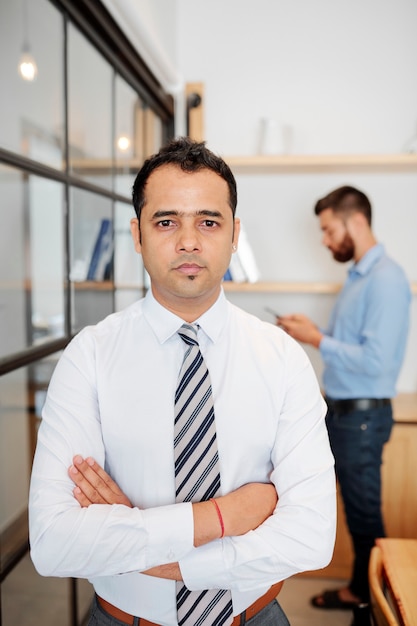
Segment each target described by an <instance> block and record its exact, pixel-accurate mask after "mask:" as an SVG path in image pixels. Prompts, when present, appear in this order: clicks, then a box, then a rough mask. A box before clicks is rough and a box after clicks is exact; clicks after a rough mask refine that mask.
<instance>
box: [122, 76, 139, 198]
mask: <svg viewBox="0 0 417 626" xmlns="http://www.w3.org/2000/svg"><path fill="white" fill-rule="evenodd" d="M115 97H116V100H115V162H116V168H115V174H116V177H115V191H116V192H117V193H120V194H122V195H124V196H127V197H129V198H130V197H131V195H132V185H133V178H134V175H135V173H136V172H137V171H138V170H139V168H140V166H141V165H142V163H143V160H144V145H143V138H144V116H143V110H144V105H143V102H142V101H141V99H140V98H139V96H138V94H137V93H136V92H135V91H134V90H133V89H132V88H131V87H130V85H128V84H127V83H126V81H125V80H123V78H121V77H120V76H119V75H116V84H115Z"/></svg>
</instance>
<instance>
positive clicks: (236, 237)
mask: <svg viewBox="0 0 417 626" xmlns="http://www.w3.org/2000/svg"><path fill="white" fill-rule="evenodd" d="M239 235H240V218H238V217H236V218H235V221H234V224H233V241H232V244H233V246H236V249H237V244H238V243H239Z"/></svg>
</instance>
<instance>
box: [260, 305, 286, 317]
mask: <svg viewBox="0 0 417 626" xmlns="http://www.w3.org/2000/svg"><path fill="white" fill-rule="evenodd" d="M264 308H265V311H267V313H270V314H271V315H273V316H274V317H276V318H277V320H279V318H280V317H282V315H279V314H278V313H276V312H275V311H273V310H272V309H270V308H269V307H267V306H266V307H264Z"/></svg>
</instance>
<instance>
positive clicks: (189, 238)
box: [178, 225, 200, 252]
mask: <svg viewBox="0 0 417 626" xmlns="http://www.w3.org/2000/svg"><path fill="white" fill-rule="evenodd" d="M178 248H179V250H185V251H186V252H193V250H199V249H200V237H199V233H198V230H197V229H196V228H195V227H194V226H191V225H184V226H182V227H181V229H180V231H179V236H178Z"/></svg>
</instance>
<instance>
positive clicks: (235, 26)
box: [177, 0, 417, 154]
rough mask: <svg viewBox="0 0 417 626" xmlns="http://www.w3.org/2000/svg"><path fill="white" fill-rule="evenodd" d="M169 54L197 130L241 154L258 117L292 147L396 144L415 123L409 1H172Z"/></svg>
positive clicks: (359, 148) (349, 148)
mask: <svg viewBox="0 0 417 626" xmlns="http://www.w3.org/2000/svg"><path fill="white" fill-rule="evenodd" d="M177 1H178V20H177V24H178V30H177V62H178V67H179V69H180V71H181V74H182V75H183V76H184V78H185V80H186V81H192V80H202V81H203V82H204V83H205V90H206V98H205V106H206V109H205V110H206V130H207V133H206V134H207V139H208V141H209V142H210V144H211V146H212V147H213V148H214V149H216V150H218V151H220V152H222V153H224V154H251V153H253V152H254V151H255V150H256V147H257V135H258V130H259V120H260V118H261V117H262V116H268V117H272V118H275V119H276V120H277V121H278V122H281V123H286V124H290V125H292V126H293V129H294V152H297V153H298V152H301V153H345V152H353V153H356V152H370V153H372V152H398V151H400V150H401V149H402V147H403V145H404V143H405V142H406V141H407V139H408V138H409V137H410V136H411V135H412V134H413V133H414V132H415V131H416V130H417V128H416V127H417V81H416V79H415V77H416V59H417V37H416V24H417V3H416V2H415V0H383V2H381V1H380V0H337V1H335V0H315V1H314V2H311V0H294V1H293V2H289V1H288V0H258V1H257V2H252V0H227V2H224V1H223V0H211V1H210V2H206V1H205V0H177Z"/></svg>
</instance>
